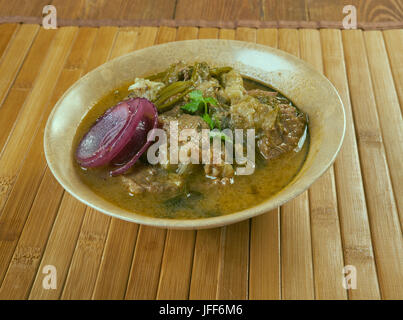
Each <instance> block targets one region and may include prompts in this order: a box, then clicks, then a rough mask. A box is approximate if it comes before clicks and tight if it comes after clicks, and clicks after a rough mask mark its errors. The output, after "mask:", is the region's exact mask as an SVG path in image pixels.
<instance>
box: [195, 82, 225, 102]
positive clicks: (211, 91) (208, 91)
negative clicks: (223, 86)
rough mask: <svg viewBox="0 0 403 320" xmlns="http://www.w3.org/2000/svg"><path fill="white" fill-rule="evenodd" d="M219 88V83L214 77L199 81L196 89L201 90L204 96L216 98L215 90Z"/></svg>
mask: <svg viewBox="0 0 403 320" xmlns="http://www.w3.org/2000/svg"><path fill="white" fill-rule="evenodd" d="M219 88H220V83H219V82H218V80H217V79H215V78H210V79H209V80H206V81H203V82H201V83H200V84H199V85H198V86H197V87H196V90H201V91H202V92H203V96H204V97H212V98H216V92H217V91H218V89H219Z"/></svg>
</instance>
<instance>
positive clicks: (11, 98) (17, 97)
mask: <svg viewBox="0 0 403 320" xmlns="http://www.w3.org/2000/svg"><path fill="white" fill-rule="evenodd" d="M54 35H55V31H54V30H44V29H41V30H40V31H39V33H38V35H37V37H36V38H35V41H34V43H33V44H32V47H31V49H30V50H29V53H28V55H27V57H26V59H25V61H24V64H23V65H22V67H21V70H20V71H19V73H18V75H17V78H16V79H15V81H14V83H13V85H12V87H11V89H10V91H9V93H8V95H7V97H6V99H5V101H4V103H3V105H2V106H1V107H0V128H2V130H1V131H0V150H2V149H3V147H4V146H5V144H6V141H7V138H8V136H9V134H10V132H11V131H12V128H13V127H14V123H15V121H16V119H17V116H18V114H19V112H20V110H21V109H23V106H24V102H25V99H26V98H27V96H28V95H29V93H30V91H31V89H32V87H33V84H34V81H35V78H36V77H37V76H38V73H39V71H40V69H41V66H42V63H43V62H44V60H45V58H46V54H44V52H47V50H48V49H49V46H50V44H51V43H52V40H53V37H54Z"/></svg>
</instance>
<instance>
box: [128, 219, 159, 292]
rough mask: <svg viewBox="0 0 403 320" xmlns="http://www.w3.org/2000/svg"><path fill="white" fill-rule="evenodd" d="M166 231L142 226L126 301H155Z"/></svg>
mask: <svg viewBox="0 0 403 320" xmlns="http://www.w3.org/2000/svg"><path fill="white" fill-rule="evenodd" d="M165 237H166V230H164V229H157V228H151V227H144V226H140V230H139V234H138V238H137V243H136V249H135V251H134V257H133V264H132V268H131V271H130V278H129V281H128V284H127V290H126V297H125V298H126V299H129V300H131V299H155V297H156V296H157V290H158V280H159V275H160V270H161V261H162V255H163V252H164V243H165Z"/></svg>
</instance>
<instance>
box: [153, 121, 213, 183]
mask: <svg viewBox="0 0 403 320" xmlns="http://www.w3.org/2000/svg"><path fill="white" fill-rule="evenodd" d="M158 120H159V123H160V127H161V129H163V130H165V132H166V133H167V147H168V148H167V150H166V151H167V154H166V155H165V158H166V159H167V160H168V163H167V164H163V165H162V166H163V167H164V168H165V169H166V170H169V171H176V172H178V173H179V174H181V175H183V174H190V173H191V172H192V169H193V165H192V162H194V163H200V162H201V152H202V130H203V129H208V128H209V126H208V124H207V123H206V122H205V121H204V120H203V119H202V118H201V117H199V116H194V115H189V114H181V115H177V116H172V115H166V114H162V115H161V116H160V117H159V119H158ZM171 121H177V122H178V133H177V134H180V132H181V131H182V130H184V129H194V130H195V131H196V133H197V135H196V136H194V137H193V139H191V140H190V141H178V152H181V148H185V147H186V148H187V149H186V150H185V149H183V150H184V151H186V152H187V155H188V156H189V157H190V163H188V164H184V163H179V164H174V163H171V162H170V157H169V156H170V135H171V132H170V131H171ZM196 148H197V150H198V152H197V154H196V155H194V154H192V152H191V151H192V149H196ZM193 157H197V158H193Z"/></svg>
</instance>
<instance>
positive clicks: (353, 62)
mask: <svg viewBox="0 0 403 320" xmlns="http://www.w3.org/2000/svg"><path fill="white" fill-rule="evenodd" d="M342 35H343V44H344V53H345V60H346V65H347V74H348V80H349V85H350V90H351V99H352V106H353V113H354V120H355V128H356V132H357V140H358V150H359V153H360V159H361V165H362V174H363V179H364V187H365V193H366V200H367V205H368V213H369V218H370V219H369V222H370V226H371V235H372V239H373V240H374V244H373V245H374V251H375V259H376V266H377V269H378V279H379V285H380V288H381V294H382V298H385V299H392V298H395V299H397V298H399V297H402V295H403V294H402V286H401V285H400V283H402V281H403V279H402V277H403V274H402V268H401V266H402V261H403V239H402V233H401V229H400V224H399V219H398V214H397V210H396V204H395V199H394V196H393V190H392V184H391V181H390V177H389V170H388V166H387V162H386V157H385V149H384V144H383V139H382V135H381V129H380V125H379V119H378V115H377V110H376V104H375V97H374V94H373V86H372V83H371V76H370V72H369V67H368V60H367V57H366V55H365V52H366V51H365V43H364V38H363V35H362V31H359V30H349V31H343V33H342Z"/></svg>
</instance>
